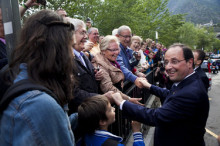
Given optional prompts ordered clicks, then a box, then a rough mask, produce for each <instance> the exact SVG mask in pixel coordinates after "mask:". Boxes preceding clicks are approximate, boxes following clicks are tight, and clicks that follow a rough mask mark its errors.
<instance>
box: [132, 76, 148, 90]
mask: <svg viewBox="0 0 220 146" xmlns="http://www.w3.org/2000/svg"><path fill="white" fill-rule="evenodd" d="M134 84H135V85H136V86H137V87H138V88H147V89H150V87H151V84H150V83H149V82H148V81H147V79H146V78H143V77H137V78H136V80H135V82H134Z"/></svg>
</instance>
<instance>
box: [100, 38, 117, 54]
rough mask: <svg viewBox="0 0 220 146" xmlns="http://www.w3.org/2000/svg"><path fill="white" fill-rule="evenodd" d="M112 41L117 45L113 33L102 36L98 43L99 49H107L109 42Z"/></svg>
mask: <svg viewBox="0 0 220 146" xmlns="http://www.w3.org/2000/svg"><path fill="white" fill-rule="evenodd" d="M112 42H116V43H117V44H118V45H119V41H118V38H117V37H116V36H113V35H107V36H106V37H104V38H103V39H102V41H101V43H100V50H101V51H103V50H106V49H108V46H109V44H110V43H112Z"/></svg>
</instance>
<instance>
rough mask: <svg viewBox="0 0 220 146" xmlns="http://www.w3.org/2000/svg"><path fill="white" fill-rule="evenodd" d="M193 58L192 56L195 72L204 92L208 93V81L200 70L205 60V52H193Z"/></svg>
mask: <svg viewBox="0 0 220 146" xmlns="http://www.w3.org/2000/svg"><path fill="white" fill-rule="evenodd" d="M193 56H194V64H195V68H194V70H195V72H196V73H197V74H199V77H200V78H201V80H202V82H203V84H204V86H205V88H206V91H207V92H208V88H209V79H208V77H207V75H206V74H205V72H204V71H203V70H202V68H201V65H202V63H203V60H204V59H205V52H204V51H202V50H194V51H193Z"/></svg>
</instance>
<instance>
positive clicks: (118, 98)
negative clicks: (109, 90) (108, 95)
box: [112, 93, 124, 106]
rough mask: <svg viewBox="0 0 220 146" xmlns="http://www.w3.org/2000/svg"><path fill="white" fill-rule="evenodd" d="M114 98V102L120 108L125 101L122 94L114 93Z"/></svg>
mask: <svg viewBox="0 0 220 146" xmlns="http://www.w3.org/2000/svg"><path fill="white" fill-rule="evenodd" d="M112 98H113V101H114V102H115V104H116V105H118V106H120V104H121V102H122V101H123V100H124V99H123V98H122V97H121V94H120V93H114V94H112Z"/></svg>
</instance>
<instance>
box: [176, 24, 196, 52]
mask: <svg viewBox="0 0 220 146" xmlns="http://www.w3.org/2000/svg"><path fill="white" fill-rule="evenodd" d="M178 34H179V42H181V43H183V44H186V45H188V46H190V47H191V48H193V47H194V46H195V44H197V29H196V27H195V26H194V24H193V23H190V22H186V23H185V24H183V25H182V27H180V28H179V29H178Z"/></svg>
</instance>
